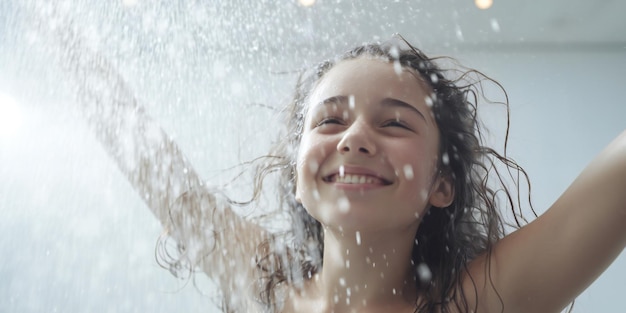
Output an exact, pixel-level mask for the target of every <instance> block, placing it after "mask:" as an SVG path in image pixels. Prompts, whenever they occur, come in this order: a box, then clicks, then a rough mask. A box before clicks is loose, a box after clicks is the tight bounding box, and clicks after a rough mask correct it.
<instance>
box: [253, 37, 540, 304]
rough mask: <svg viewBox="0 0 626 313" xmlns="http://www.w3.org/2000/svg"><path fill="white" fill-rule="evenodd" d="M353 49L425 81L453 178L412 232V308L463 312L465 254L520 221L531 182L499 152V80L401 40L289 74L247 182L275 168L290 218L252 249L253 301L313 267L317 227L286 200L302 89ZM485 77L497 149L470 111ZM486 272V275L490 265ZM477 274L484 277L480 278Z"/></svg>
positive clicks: (270, 300) (486, 246) (303, 106)
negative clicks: (255, 253) (257, 280)
mask: <svg viewBox="0 0 626 313" xmlns="http://www.w3.org/2000/svg"><path fill="white" fill-rule="evenodd" d="M359 57H374V58H382V59H385V60H388V62H397V63H399V64H400V66H401V67H402V68H404V69H410V71H412V72H414V74H417V75H419V76H421V80H422V81H424V82H425V83H426V84H427V85H428V86H429V87H430V88H431V91H432V95H431V97H430V99H431V100H432V106H431V108H432V112H433V114H434V117H435V120H436V122H437V125H438V127H439V132H440V145H439V146H440V148H439V149H440V151H439V153H440V155H439V162H438V166H439V169H440V170H441V172H442V174H443V175H448V176H449V177H450V178H451V179H452V180H453V182H454V190H455V195H454V200H453V202H452V204H451V205H449V206H448V207H446V208H441V209H436V210H433V209H431V210H428V211H427V213H426V215H425V216H424V218H423V220H422V222H421V224H420V226H419V228H418V231H417V233H416V235H415V245H414V247H413V253H412V264H414V266H415V277H414V278H415V282H416V287H417V290H418V293H419V294H418V297H416V298H418V303H416V310H415V311H416V312H435V311H436V310H439V311H440V312H448V311H449V309H448V307H449V306H450V305H454V306H456V308H457V309H459V310H460V311H462V312H469V311H470V309H472V308H469V307H468V301H467V298H466V295H465V294H463V292H461V290H460V289H459V288H458V287H459V286H460V282H461V277H462V276H461V275H462V274H463V273H464V272H465V270H466V266H467V265H468V262H469V261H471V260H472V259H474V258H475V257H477V256H478V255H480V254H483V253H491V248H492V246H493V244H494V243H495V242H496V241H498V240H499V239H500V238H502V237H503V236H504V234H505V226H506V225H510V226H511V227H513V228H518V227H521V226H522V224H523V222H524V220H523V216H522V214H521V205H520V198H519V193H520V187H519V184H518V183H519V177H520V176H521V177H523V178H524V180H525V182H526V183H527V188H528V193H529V194H530V184H529V183H528V178H527V175H526V172H525V171H524V170H523V168H521V167H520V166H519V165H518V164H517V163H516V162H514V161H513V160H512V159H510V158H508V157H507V155H506V145H507V140H508V131H509V108H508V97H507V95H506V92H505V91H504V89H503V88H502V86H501V85H500V84H499V83H498V82H496V81H494V80H493V79H490V78H488V77H487V76H485V75H483V74H482V73H480V72H478V71H476V70H473V69H465V68H462V67H460V66H458V65H455V66H454V67H455V68H454V69H450V70H448V69H443V68H442V67H440V66H441V65H439V64H440V63H444V61H451V59H450V58H429V57H427V56H426V55H425V54H424V53H422V52H421V51H420V50H418V49H417V48H415V47H413V46H412V45H411V44H409V43H408V42H407V41H406V40H404V39H403V38H401V40H399V41H395V42H389V43H385V44H365V45H361V46H358V47H356V48H354V49H352V50H350V51H348V52H347V53H345V54H343V55H341V56H340V57H338V58H336V59H334V60H330V61H324V62H322V63H320V64H318V65H316V66H315V67H313V68H312V69H309V70H308V71H305V72H304V73H303V74H302V75H301V76H300V78H299V79H298V82H297V86H296V90H295V94H294V97H293V100H292V101H291V103H290V104H289V106H288V108H287V109H286V110H285V111H284V113H285V114H286V119H287V120H286V124H285V125H286V127H285V129H284V130H283V132H282V133H281V137H280V138H281V139H280V140H279V141H278V142H277V144H276V145H275V146H274V147H273V149H272V151H271V153H270V155H269V156H270V158H269V159H268V162H267V163H266V164H264V165H263V166H261V167H260V168H259V171H258V172H257V175H256V180H255V194H258V193H259V192H260V190H261V188H262V185H263V181H264V178H265V177H266V176H267V175H268V174H269V173H273V172H274V173H275V172H278V175H279V183H278V188H279V194H280V197H279V200H280V203H279V209H280V211H281V212H283V213H286V214H287V215H288V216H289V222H290V224H291V225H292V227H291V229H290V230H289V231H288V232H286V233H280V234H275V235H274V237H273V238H272V239H271V240H269V241H268V242H266V243H265V244H264V245H263V246H262V247H261V248H260V249H259V253H260V255H259V259H258V263H257V266H258V267H259V269H260V270H261V271H262V272H263V273H264V276H263V281H262V284H263V288H262V289H263V292H262V293H261V295H260V299H261V301H262V302H263V303H264V304H265V305H266V307H267V309H268V310H270V311H274V310H276V309H277V308H278V307H280V299H277V298H278V297H277V296H276V288H277V287H278V286H279V285H281V284H283V283H288V284H294V285H296V286H297V284H298V283H299V282H302V280H303V279H307V278H310V277H312V275H314V274H315V273H316V272H318V271H319V269H320V268H321V265H322V264H321V260H322V253H323V231H322V225H321V224H320V223H319V222H318V221H316V220H315V219H314V218H313V217H312V216H311V215H309V214H308V212H307V211H306V210H305V208H304V207H303V206H302V205H301V204H300V203H298V202H297V201H296V199H295V187H296V186H295V171H296V170H295V166H296V156H297V151H298V148H299V145H300V141H301V136H302V131H303V124H304V118H305V116H306V113H307V108H308V103H307V99H308V96H309V94H310V93H311V92H312V90H313V89H314V88H315V85H316V83H317V82H318V81H319V80H320V79H322V78H323V77H324V75H325V74H326V73H327V72H328V71H329V70H330V69H331V68H333V66H334V65H335V64H337V63H338V62H341V61H343V60H350V59H356V58H359ZM485 83H490V84H494V85H495V86H497V87H498V88H499V89H500V90H501V91H502V93H503V98H504V101H501V102H498V103H500V104H502V105H503V107H504V108H505V109H506V123H507V124H506V125H507V126H506V134H505V141H504V147H503V148H504V149H503V152H502V153H499V152H497V151H496V150H494V149H493V148H489V147H487V146H486V145H485V144H484V137H483V130H482V129H483V126H482V125H481V123H480V121H479V119H478V116H477V110H478V103H479V100H481V99H484V100H487V99H486V98H485V97H484V94H483V84H485ZM420 100H422V99H420ZM487 101H488V100H487ZM488 102H492V101H488ZM492 103H494V102H492ZM429 104H430V103H429ZM507 182H512V184H513V186H512V187H513V188H511V186H509V183H507ZM529 203H530V201H529ZM499 206H504V207H508V209H509V210H510V211H511V213H512V216H513V217H514V220H513V222H512V223H507V222H506V221H505V219H504V217H503V214H502V213H501V212H500V210H499V209H498V207H499ZM531 209H532V205H531ZM285 246H287V248H285ZM424 266H427V268H428V269H429V271H430V273H431V275H430V277H419V273H420V271H419V270H418V269H420V268H424ZM486 272H487V273H486V274H485V275H489V270H487V271H486ZM469 278H470V279H471V280H472V282H473V281H474V279H473V278H472V277H469ZM485 279H486V281H490V279H489V277H486V278H485ZM491 287H492V288H493V284H491ZM475 288H476V287H475ZM496 294H497V291H496ZM473 309H474V310H475V308H473Z"/></svg>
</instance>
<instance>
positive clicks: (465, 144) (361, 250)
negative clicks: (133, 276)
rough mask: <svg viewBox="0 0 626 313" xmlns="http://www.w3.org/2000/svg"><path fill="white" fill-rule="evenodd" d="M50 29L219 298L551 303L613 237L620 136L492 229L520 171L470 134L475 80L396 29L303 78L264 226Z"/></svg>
mask: <svg viewBox="0 0 626 313" xmlns="http://www.w3.org/2000/svg"><path fill="white" fill-rule="evenodd" d="M61 40H62V41H63V42H64V43H71V46H69V45H68V47H70V48H71V49H68V52H69V53H70V55H69V58H67V60H68V62H67V64H66V65H67V67H68V69H69V70H70V71H72V72H73V73H76V74H79V76H80V75H83V76H82V78H83V79H85V80H84V81H83V83H82V84H81V85H80V88H81V90H80V91H81V92H80V95H81V96H82V103H83V104H84V105H85V106H86V111H87V112H98V114H96V115H91V116H90V122H91V124H92V125H93V126H94V128H95V129H96V134H97V135H98V136H99V137H100V139H101V140H102V142H103V143H104V145H105V147H107V148H108V149H109V151H110V152H111V155H112V156H113V157H114V158H115V159H116V160H117V162H118V164H119V166H120V168H121V170H122V171H123V172H124V173H125V174H126V175H127V176H128V177H129V179H130V181H131V182H132V184H133V185H134V186H135V188H137V190H138V191H139V192H140V194H141V195H142V196H143V197H144V198H145V200H146V202H147V204H148V206H149V207H150V209H151V210H152V211H153V212H154V213H155V215H156V216H157V217H158V218H159V219H160V221H161V222H162V223H163V225H164V227H165V230H166V234H167V236H165V238H172V239H173V240H174V241H175V243H176V247H177V250H178V253H179V254H178V255H176V256H171V255H170V254H167V251H161V252H163V254H164V255H165V256H170V257H168V258H166V259H163V261H164V262H165V263H166V264H167V265H168V266H169V267H170V270H171V271H173V272H174V273H177V272H179V271H180V270H184V269H188V270H192V269H194V268H201V269H202V270H204V272H205V273H206V274H207V275H208V276H210V277H211V278H213V279H214V280H215V281H216V282H217V283H218V284H219V287H220V289H221V291H222V295H223V299H224V301H223V309H224V311H228V312H337V313H338V312H558V311H560V310H562V309H563V308H564V307H566V306H567V304H568V303H570V302H572V301H573V300H574V298H575V297H576V296H577V295H578V294H579V293H581V292H582V291H583V290H584V289H585V288H586V287H587V286H588V285H589V284H590V283H591V282H592V281H593V280H594V279H595V278H596V277H598V275H600V273H601V272H602V271H603V270H604V269H605V268H606V267H607V266H608V265H609V264H610V263H611V261H612V260H613V259H615V258H616V257H617V256H618V255H619V254H620V253H621V251H622V250H623V249H624V246H625V245H626V192H625V191H626V190H624V186H625V185H626V133H622V134H621V135H620V136H618V138H617V139H615V141H614V142H613V143H611V144H610V145H609V146H608V147H607V148H606V149H605V150H604V151H603V152H602V153H601V154H600V155H599V156H598V157H597V158H596V159H595V160H594V161H593V162H592V163H591V164H590V165H589V166H588V167H587V169H585V170H584V171H583V172H582V173H581V174H580V176H579V177H578V178H577V179H576V181H575V182H574V183H573V184H572V185H571V187H570V188H569V189H568V190H567V191H565V193H564V194H563V195H562V196H561V197H560V198H559V200H558V201H556V203H554V204H553V205H552V206H551V207H550V208H549V209H548V210H547V212H546V213H545V214H543V215H542V216H540V217H539V218H537V219H536V220H534V221H533V222H531V223H529V224H528V225H525V226H524V227H519V229H517V230H516V231H514V232H513V233H511V234H509V235H507V236H504V231H505V221H504V219H503V217H502V214H503V213H501V212H500V209H499V208H500V207H501V206H505V207H510V209H511V210H512V213H513V214H514V216H517V215H518V213H517V211H516V210H519V209H520V208H519V203H518V202H517V201H515V200H514V199H515V198H516V195H515V194H514V192H515V190H510V189H509V186H508V185H507V184H506V183H504V182H503V181H504V178H506V176H507V175H513V176H515V175H516V174H515V173H513V171H514V172H517V173H519V172H520V171H521V172H522V174H523V173H524V172H523V170H522V169H521V168H520V167H519V166H518V165H517V164H516V163H515V162H513V161H511V160H510V159H508V158H507V157H506V154H505V155H501V154H499V153H497V152H496V151H495V150H493V149H491V148H489V147H486V146H484V145H483V140H482V136H481V131H480V127H479V123H478V120H477V116H476V110H477V107H476V106H477V98H478V95H479V93H480V92H481V91H480V89H479V87H480V84H481V82H482V81H483V80H485V79H486V78H485V77H484V76H482V75H480V74H479V73H478V72H476V71H467V72H466V73H463V74H462V75H460V76H459V77H457V78H454V77H450V75H451V74H450V72H448V71H444V70H443V69H441V68H439V67H438V65H437V60H434V59H429V58H428V57H426V56H425V55H424V54H422V53H421V52H420V51H419V50H417V49H416V48H414V47H412V46H410V45H408V43H407V45H408V46H407V47H404V48H401V47H400V46H398V45H395V44H388V45H378V44H371V45H364V46H360V47H357V48H355V49H353V50H351V51H349V52H348V53H346V54H344V55H342V56H341V57H339V58H337V59H336V60H333V61H328V62H323V63H322V64H320V65H318V66H316V67H315V68H313V69H312V70H310V71H308V72H306V73H305V74H304V75H303V76H302V78H301V79H300V80H299V82H298V85H297V89H296V93H295V97H294V99H293V101H292V102H291V104H290V106H289V108H288V109H287V110H286V111H285V113H287V123H286V129H285V131H284V132H283V137H281V139H280V141H279V142H278V144H277V146H276V147H275V148H274V149H273V150H272V152H271V153H270V154H269V155H268V156H266V157H265V158H264V159H263V160H265V163H263V164H262V165H261V166H260V170H259V172H258V174H257V176H256V180H255V186H254V198H255V199H257V198H258V197H259V195H260V194H261V191H262V188H263V187H264V185H263V183H264V181H265V180H264V178H265V177H266V176H267V175H268V174H270V173H277V174H278V175H279V182H278V191H279V192H278V194H277V195H275V196H277V200H278V201H277V204H276V210H277V211H278V212H279V213H284V214H286V215H287V216H288V222H289V225H290V228H289V230H288V231H286V232H275V231H274V232H270V231H268V230H266V229H265V228H264V227H262V226H261V224H259V223H255V222H253V221H251V220H250V219H247V218H244V217H242V216H240V215H238V214H236V213H235V212H234V211H233V209H232V205H234V204H236V203H234V202H233V201H230V200H229V199H228V198H227V197H225V196H223V195H222V194H221V192H220V191H219V190H216V189H212V188H209V187H207V186H205V184H204V183H203V182H202V180H201V179H200V178H199V177H198V174H197V173H196V172H195V171H194V170H193V169H192V167H191V166H190V165H189V164H187V162H186V161H185V159H184V157H183V156H182V154H181V153H180V151H179V150H178V148H177V147H176V145H175V144H174V143H173V142H172V141H171V140H169V139H168V137H167V136H166V135H165V134H164V133H163V132H162V131H161V130H160V128H159V127H158V126H157V125H155V124H154V122H152V120H151V119H150V118H149V117H148V116H147V115H146V114H145V113H144V111H143V109H142V108H141V107H140V106H138V105H137V103H136V102H135V100H134V99H133V98H132V95H131V94H130V92H129V90H128V89H127V88H126V87H125V86H124V84H123V82H122V81H121V80H120V79H119V77H118V76H117V75H116V74H115V71H114V70H113V69H112V68H111V67H110V66H109V64H108V63H107V62H106V61H105V60H103V59H102V58H100V57H99V56H97V55H94V54H89V53H86V52H85V51H83V49H79V47H80V42H79V40H78V39H77V38H75V37H72V36H65V37H64V38H61ZM74 51H76V52H74ZM85 64H89V66H91V67H92V68H90V70H88V71H85V70H84V66H85ZM93 67H95V68H93ZM94 70H95V73H97V74H96V75H93V73H94ZM472 75H474V76H472ZM471 77H478V78H476V79H475V81H474V82H472V83H469V84H468V83H467V81H468V78H471ZM94 88H98V90H102V88H106V89H107V90H110V91H113V92H111V93H108V94H106V95H105V97H104V98H103V97H102V93H98V98H95V97H94V93H93V92H91V91H92V90H94ZM120 134H121V136H120ZM502 165H503V166H504V169H502V167H501V166H502ZM499 166H500V167H499ZM504 173H506V175H504ZM514 174H515V175H514ZM494 181H495V182H494ZM500 191H503V192H504V197H500V196H499V192H500ZM499 197H500V198H501V200H504V203H503V202H502V201H498V199H499ZM252 203H254V202H252ZM271 216H274V215H271ZM518 226H520V224H519V223H518ZM162 243H163V242H162ZM163 246H164V245H160V247H163Z"/></svg>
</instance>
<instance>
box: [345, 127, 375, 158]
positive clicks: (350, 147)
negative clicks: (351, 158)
mask: <svg viewBox="0 0 626 313" xmlns="http://www.w3.org/2000/svg"><path fill="white" fill-rule="evenodd" d="M337 151H339V152H340V153H342V154H344V153H362V154H365V155H370V156H373V155H376V152H377V148H376V143H375V140H374V139H373V137H372V134H371V133H370V131H369V130H368V129H367V126H365V125H363V123H361V122H355V123H354V124H352V125H351V126H350V128H349V129H347V130H346V132H345V133H344V135H343V137H342V138H341V140H340V141H339V143H338V144H337Z"/></svg>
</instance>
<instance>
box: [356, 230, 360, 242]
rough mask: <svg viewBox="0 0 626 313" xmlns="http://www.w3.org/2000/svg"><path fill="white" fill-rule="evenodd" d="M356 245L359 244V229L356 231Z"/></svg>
mask: <svg viewBox="0 0 626 313" xmlns="http://www.w3.org/2000/svg"><path fill="white" fill-rule="evenodd" d="M356 245H357V246H360V245H361V232H359V231H357V232H356Z"/></svg>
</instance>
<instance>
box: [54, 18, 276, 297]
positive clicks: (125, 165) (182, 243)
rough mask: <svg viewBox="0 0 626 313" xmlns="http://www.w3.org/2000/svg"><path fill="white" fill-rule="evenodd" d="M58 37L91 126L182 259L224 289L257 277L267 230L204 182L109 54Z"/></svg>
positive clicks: (67, 33) (68, 33) (70, 36)
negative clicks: (257, 260) (256, 262)
mask: <svg viewBox="0 0 626 313" xmlns="http://www.w3.org/2000/svg"><path fill="white" fill-rule="evenodd" d="M52 35H53V36H55V39H57V43H58V44H59V46H60V47H61V51H62V55H63V57H62V58H61V62H62V64H63V68H64V69H65V70H66V71H67V72H69V74H70V76H72V78H74V79H75V80H76V82H77V95H78V103H79V104H80V106H81V108H82V109H83V111H84V113H85V114H86V116H87V119H88V124H89V126H90V127H91V128H92V129H93V131H94V133H95V134H96V136H97V138H98V139H99V140H100V141H101V143H102V144H103V146H104V147H105V149H106V150H107V152H108V153H109V154H110V155H111V157H112V158H113V159H114V160H115V162H116V163H117V165H118V166H119V168H120V170H121V171H122V172H123V173H124V174H125V175H126V177H127V178H128V180H129V181H130V182H131V184H132V186H133V187H134V188H135V189H136V190H137V192H138V193H139V194H140V196H141V197H142V198H143V199H144V201H145V202H146V204H147V205H148V207H149V208H150V210H151V211H152V212H153V213H154V214H155V215H156V217H157V218H158V219H159V220H160V221H161V223H162V224H163V226H164V227H165V229H166V231H167V232H168V233H169V235H170V236H171V237H173V238H174V239H175V240H176V242H177V246H178V247H179V250H180V251H181V253H182V257H183V258H184V259H186V260H187V261H188V262H190V264H191V265H192V266H193V265H199V266H201V267H202V268H203V269H204V270H205V271H206V272H207V274H208V275H209V276H210V277H212V278H214V279H216V280H217V281H218V282H219V284H221V285H222V287H223V288H233V286H238V287H239V290H241V286H240V285H243V284H250V283H252V279H253V277H252V273H253V269H254V264H253V262H251V260H253V259H254V257H255V248H256V246H257V245H258V244H259V243H260V242H261V241H262V240H264V238H265V236H266V234H265V232H264V230H263V229H262V228H261V227H259V226H258V225H256V224H254V223H252V222H250V221H248V220H246V219H244V218H242V217H241V216H239V215H237V214H236V213H235V212H233V211H232V209H231V208H230V207H229V205H228V203H227V202H226V201H220V200H219V199H218V197H217V194H216V192H213V191H211V190H210V189H208V188H206V187H205V186H203V183H202V181H201V179H200V178H199V176H198V174H197V173H196V172H195V171H194V169H193V167H192V166H191V165H190V164H189V163H188V162H187V160H186V159H185V157H184V156H183V154H182V153H181V151H180V150H179V148H178V147H177V145H176V144H175V143H174V142H173V141H172V140H171V139H170V138H169V137H168V136H167V134H166V133H165V132H164V131H163V130H162V129H161V128H160V127H159V126H158V125H157V123H156V122H155V121H154V120H153V119H151V118H150V117H149V116H148V115H147V114H146V112H145V111H144V108H143V107H142V106H140V105H139V104H138V103H137V100H136V99H135V98H134V96H133V94H132V92H131V90H130V89H129V88H128V86H127V85H126V84H125V82H124V81H123V79H122V77H121V76H120V74H119V73H118V72H117V71H116V69H115V68H114V67H113V66H112V64H111V63H110V62H109V61H108V60H106V59H105V58H104V57H102V56H101V55H99V54H98V53H96V52H94V51H92V50H90V49H89V48H88V47H86V46H85V45H84V44H83V42H82V40H81V38H80V36H78V35H77V34H76V33H75V32H73V31H72V28H71V27H66V28H63V25H61V26H59V27H58V28H57V29H56V30H55V31H54V32H53V34H52ZM226 249H227V250H226ZM235 266H237V267H235ZM228 290H231V289H228ZM232 290H235V289H232Z"/></svg>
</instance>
